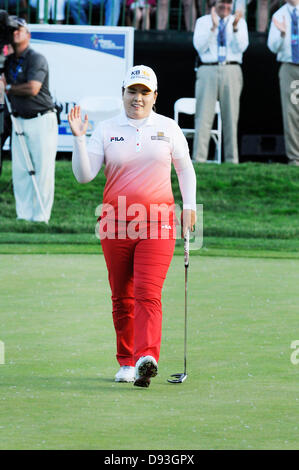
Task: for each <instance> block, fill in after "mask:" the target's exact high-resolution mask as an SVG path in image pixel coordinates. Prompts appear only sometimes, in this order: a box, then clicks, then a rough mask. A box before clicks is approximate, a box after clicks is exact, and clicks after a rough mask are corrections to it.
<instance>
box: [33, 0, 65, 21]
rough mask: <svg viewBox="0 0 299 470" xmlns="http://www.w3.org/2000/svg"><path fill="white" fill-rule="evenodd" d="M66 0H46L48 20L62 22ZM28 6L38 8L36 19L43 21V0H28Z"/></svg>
mask: <svg viewBox="0 0 299 470" xmlns="http://www.w3.org/2000/svg"><path fill="white" fill-rule="evenodd" d="M66 1H67V0H48V20H50V19H51V20H52V21H55V20H56V21H55V22H56V23H58V24H62V23H63V22H64V19H65V15H64V11H65V4H66ZM30 6H31V7H33V8H35V9H36V8H37V7H39V8H38V20H39V23H43V22H44V17H45V0H39V3H38V0H30Z"/></svg>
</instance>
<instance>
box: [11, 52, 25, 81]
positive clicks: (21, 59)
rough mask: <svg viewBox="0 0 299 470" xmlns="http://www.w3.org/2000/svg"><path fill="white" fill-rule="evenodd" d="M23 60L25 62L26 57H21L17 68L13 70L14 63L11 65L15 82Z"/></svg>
mask: <svg viewBox="0 0 299 470" xmlns="http://www.w3.org/2000/svg"><path fill="white" fill-rule="evenodd" d="M23 62H24V57H20V58H19V60H18V63H17V66H16V69H15V70H13V67H12V64H11V65H10V68H9V73H10V75H11V76H12V78H13V81H14V83H15V82H16V81H17V78H18V75H19V73H20V71H21V68H22V64H23Z"/></svg>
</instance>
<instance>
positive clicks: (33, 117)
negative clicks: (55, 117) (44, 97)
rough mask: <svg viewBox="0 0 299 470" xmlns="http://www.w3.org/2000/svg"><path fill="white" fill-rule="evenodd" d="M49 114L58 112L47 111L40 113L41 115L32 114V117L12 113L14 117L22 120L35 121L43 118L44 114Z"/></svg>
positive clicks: (53, 110)
mask: <svg viewBox="0 0 299 470" xmlns="http://www.w3.org/2000/svg"><path fill="white" fill-rule="evenodd" d="M48 113H56V110H55V109H47V111H40V112H39V113H36V114H31V115H30V116H28V115H27V116H23V115H22V114H20V113H12V115H13V116H14V117H20V118H22V119H35V118H37V117H40V116H43V115H44V114H48Z"/></svg>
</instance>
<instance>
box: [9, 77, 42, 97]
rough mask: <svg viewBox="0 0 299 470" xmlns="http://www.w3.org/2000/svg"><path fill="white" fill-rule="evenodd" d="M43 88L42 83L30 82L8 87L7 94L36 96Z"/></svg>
mask: <svg viewBox="0 0 299 470" xmlns="http://www.w3.org/2000/svg"><path fill="white" fill-rule="evenodd" d="M41 87H42V83H41V82H38V81H37V80H30V81H29V82H26V83H20V84H19V85H6V92H7V93H8V94H9V95H17V96H36V95H37V94H38V93H39V91H40V89H41Z"/></svg>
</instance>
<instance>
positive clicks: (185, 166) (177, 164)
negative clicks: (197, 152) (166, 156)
mask: <svg viewBox="0 0 299 470" xmlns="http://www.w3.org/2000/svg"><path fill="white" fill-rule="evenodd" d="M172 163H173V166H174V168H175V171H176V174H177V176H178V180H179V186H180V190H181V195H182V199H183V209H193V210H194V211H196V175H195V171H194V168H193V165H192V161H191V159H190V154H189V148H188V143H187V140H186V138H185V136H184V134H183V132H182V131H181V129H180V128H179V127H178V126H177V129H176V132H175V137H174V143H173V151H172Z"/></svg>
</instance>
